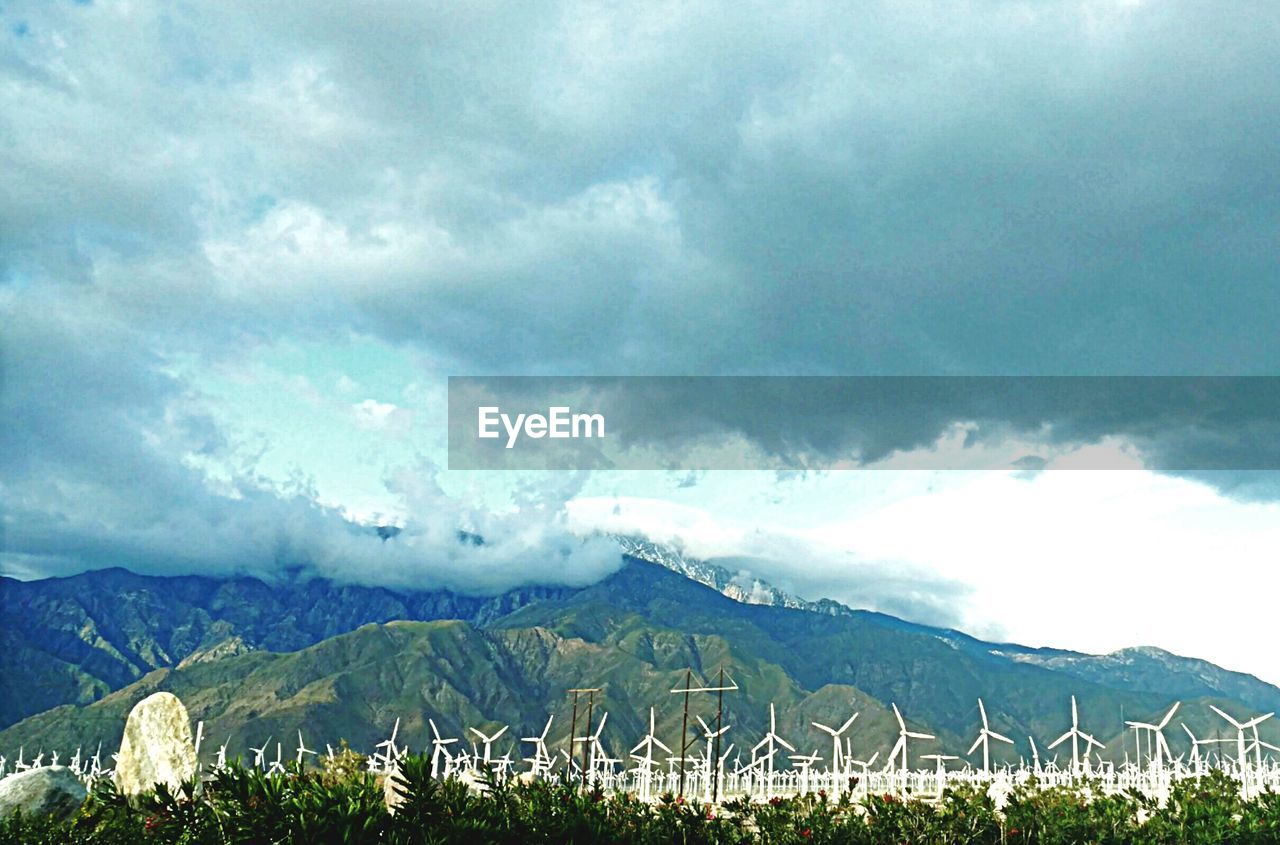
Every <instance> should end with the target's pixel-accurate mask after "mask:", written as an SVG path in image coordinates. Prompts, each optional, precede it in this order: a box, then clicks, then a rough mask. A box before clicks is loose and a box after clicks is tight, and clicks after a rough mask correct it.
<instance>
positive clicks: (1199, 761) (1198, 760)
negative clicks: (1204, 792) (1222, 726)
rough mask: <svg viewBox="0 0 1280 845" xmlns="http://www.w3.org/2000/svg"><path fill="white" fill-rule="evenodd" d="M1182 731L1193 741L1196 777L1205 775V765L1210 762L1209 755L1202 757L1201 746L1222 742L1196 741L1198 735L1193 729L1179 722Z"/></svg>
mask: <svg viewBox="0 0 1280 845" xmlns="http://www.w3.org/2000/svg"><path fill="white" fill-rule="evenodd" d="M1178 724H1180V725H1182V729H1183V730H1184V731H1186V732H1187V736H1188V737H1189V738H1190V739H1191V769H1192V772H1193V773H1194V774H1195V776H1196V777H1199V776H1200V775H1202V774H1204V764H1205V763H1206V762H1208V759H1209V755H1208V754H1205V755H1204V757H1201V756H1200V746H1202V745H1209V744H1211V743H1214V742H1221V740H1217V739H1196V735H1195V734H1193V733H1192V732H1191V728H1189V727H1187V723H1186V722H1179V723H1178Z"/></svg>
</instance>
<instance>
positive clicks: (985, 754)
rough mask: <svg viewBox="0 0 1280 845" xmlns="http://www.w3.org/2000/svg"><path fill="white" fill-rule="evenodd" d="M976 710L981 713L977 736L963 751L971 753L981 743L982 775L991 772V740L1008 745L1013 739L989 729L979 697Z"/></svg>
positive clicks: (985, 710) (1011, 743)
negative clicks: (980, 725) (980, 723)
mask: <svg viewBox="0 0 1280 845" xmlns="http://www.w3.org/2000/svg"><path fill="white" fill-rule="evenodd" d="M978 712H979V713H980V714H982V727H981V729H979V731H978V738H977V739H975V740H974V741H973V745H972V746H970V747H969V750H968V751H967V752H965V753H966V754H972V753H973V752H974V751H976V750H977V749H978V746H979V745H981V746H982V773H983V774H984V775H989V774H991V740H993V739H994V740H996V741H997V742H1007V743H1009V744H1010V745H1013V740H1011V739H1009V737H1007V736H1004V735H1003V734H998V733H996V732H995V731H993V730H991V725H990V724H989V723H988V722H987V708H986V706H985V705H984V704H983V703H982V699H981V698H979V699H978Z"/></svg>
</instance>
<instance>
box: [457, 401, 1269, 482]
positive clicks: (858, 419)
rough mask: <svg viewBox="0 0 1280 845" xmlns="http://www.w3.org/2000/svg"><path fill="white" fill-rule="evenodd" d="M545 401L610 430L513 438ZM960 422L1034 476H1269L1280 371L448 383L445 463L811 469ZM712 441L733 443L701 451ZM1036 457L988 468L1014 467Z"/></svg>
mask: <svg viewBox="0 0 1280 845" xmlns="http://www.w3.org/2000/svg"><path fill="white" fill-rule="evenodd" d="M557 406H559V407H565V408H568V409H569V411H567V412H565V413H566V416H568V415H569V414H573V413H583V412H585V413H590V414H598V415H600V416H601V417H602V418H603V420H604V421H605V425H604V427H605V428H606V429H607V431H606V435H607V436H606V437H605V438H604V439H600V438H599V437H592V438H591V439H585V438H584V439H572V438H569V439H560V440H553V439H550V438H544V439H532V438H529V437H527V436H526V437H523V438H522V437H520V435H519V433H518V431H517V433H516V434H514V435H512V434H511V432H510V429H511V428H512V426H513V424H512V423H511V422H510V420H512V419H516V418H517V417H518V415H521V414H535V413H542V414H544V415H545V414H547V413H548V409H549V408H552V407H557ZM481 407H488V408H496V409H498V410H497V411H490V412H489V415H490V416H491V417H497V416H498V414H499V412H500V413H501V414H503V415H505V417H506V418H507V420H508V422H506V423H504V426H506V429H505V431H506V433H499V434H498V436H495V437H493V438H491V439H482V438H479V437H478V428H477V419H478V412H479V409H480V408H481ZM514 427H515V428H516V429H519V426H518V424H516V425H515V426H514ZM565 427H566V428H567V427H568V424H567V423H566V424H565ZM957 427H962V430H963V433H964V446H965V447H966V448H968V447H971V446H975V445H980V444H989V443H994V444H997V445H998V444H1000V443H1003V442H1007V441H1010V440H1015V439H1016V442H1019V443H1022V444H1026V445H1023V446H1022V448H1037V447H1040V448H1043V449H1044V450H1046V453H1045V454H1044V455H1040V456H1039V458H1040V464H1039V466H1037V467H1031V468H1043V466H1044V460H1045V459H1046V458H1051V457H1053V454H1052V450H1054V449H1057V448H1059V447H1071V448H1075V447H1080V446H1090V445H1097V444H1099V443H1102V442H1104V441H1105V440H1107V439H1108V438H1110V439H1113V440H1118V441H1121V442H1123V443H1124V444H1125V445H1126V446H1127V447H1129V448H1130V449H1136V450H1138V453H1139V454H1138V455H1132V456H1126V455H1121V456H1117V455H1112V454H1103V455H1101V456H1100V457H1097V458H1095V459H1094V462H1093V463H1092V464H1090V465H1089V467H1088V468H1093V469H1112V468H1117V467H1127V466H1132V465H1134V461H1135V460H1136V459H1137V458H1138V457H1139V456H1140V458H1141V465H1144V466H1146V467H1147V468H1150V469H1155V470H1160V471H1167V472H1169V471H1180V472H1188V471H1215V472H1221V471H1226V470H1233V471H1241V470H1245V471H1259V470H1280V447H1277V444H1278V443H1280V377H1261V376H1239V377H1235V376H1192V377H1176V376H1151V377H1147V376H906V377H876V376H863V377H834V376H826V377H815V376H797V377H783V376H771V377H749V376H739V377H733V376H729V377H723V376H721V377H717V376H701V377H698V376H694V377H631V378H628V377H605V378H591V377H584V378H574V377H567V376H555V377H514V376H500V377H492V378H453V379H450V383H449V448H450V465H451V466H454V467H455V468H498V469H501V468H521V467H523V468H534V467H539V466H545V467H549V468H574V467H593V466H599V465H602V464H603V465H608V466H616V467H618V468H624V469H653V468H679V467H704V468H713V469H735V468H780V469H803V468H823V467H831V466H835V465H837V464H840V463H843V464H844V465H846V466H847V465H850V464H871V463H874V462H877V461H881V460H883V459H885V458H888V457H891V456H892V455H893V454H894V453H898V452H910V451H913V450H920V449H929V448H931V447H933V446H934V444H935V443H937V442H938V441H939V440H941V439H942V438H943V437H944V436H945V435H948V434H950V433H952V432H954V431H955V430H957ZM725 443H731V444H737V446H738V448H736V449H734V450H732V452H731V454H724V453H723V452H716V451H714V449H715V447H717V446H722V445H723V444H725ZM1035 459H1036V456H1026V455H1024V456H1021V457H1019V458H1016V459H1013V458H1010V459H1008V462H1007V463H1005V464H1003V465H1001V466H1013V467H1024V468H1025V467H1027V466H1028V462H1029V461H1034V460H1035ZM971 460H972V459H971V458H967V457H965V456H964V455H962V454H955V453H952V452H948V451H945V450H944V451H940V452H936V453H934V455H933V457H932V458H928V459H925V460H924V463H923V464H921V466H922V467H929V468H935V469H960V468H965V467H966V466H970V465H971V464H970V463H969V461H971ZM1073 466H1076V468H1084V467H1083V465H1081V464H1079V463H1076V464H1073ZM1203 477H1204V478H1206V479H1212V478H1214V477H1215V476H1213V475H1212V474H1210V475H1205V476H1203ZM1223 478H1226V477H1225V476H1224V477H1223ZM1231 483H1232V484H1234V483H1235V482H1234V481H1232V482H1231Z"/></svg>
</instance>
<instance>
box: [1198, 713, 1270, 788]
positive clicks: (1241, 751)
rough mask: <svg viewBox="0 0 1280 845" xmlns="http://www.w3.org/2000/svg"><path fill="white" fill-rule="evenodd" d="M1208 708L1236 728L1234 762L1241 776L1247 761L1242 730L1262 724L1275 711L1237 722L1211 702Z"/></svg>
mask: <svg viewBox="0 0 1280 845" xmlns="http://www.w3.org/2000/svg"><path fill="white" fill-rule="evenodd" d="M1209 709H1210V710H1212V711H1213V712H1214V713H1217V714H1218V715H1219V716H1221V717H1222V718H1224V719H1226V720H1227V721H1228V722H1230V723H1231V726H1232V727H1234V728H1235V729H1236V763H1237V764H1238V765H1239V766H1240V775H1241V777H1243V776H1244V770H1245V766H1246V763H1247V757H1248V752H1246V751H1245V747H1244V732H1245V731H1247V730H1249V729H1250V728H1253V727H1257V726H1258V725H1260V724H1262V723H1263V722H1265V721H1266V720H1267V719H1270V718H1271V717H1272V716H1274V715H1275V713H1266V714H1263V715H1262V716H1255V717H1254V718H1252V719H1250V720H1249V721H1247V722H1243V723H1241V722H1237V721H1236V720H1235V719H1233V718H1231V717H1230V716H1228V715H1227V714H1226V713H1223V712H1222V711H1221V710H1219V709H1218V708H1217V707H1214V706H1213V705H1212V704H1210V705H1209Z"/></svg>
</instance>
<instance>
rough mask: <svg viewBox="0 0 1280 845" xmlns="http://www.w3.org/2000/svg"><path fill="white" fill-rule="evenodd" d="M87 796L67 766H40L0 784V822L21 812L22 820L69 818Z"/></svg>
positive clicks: (82, 786)
mask: <svg viewBox="0 0 1280 845" xmlns="http://www.w3.org/2000/svg"><path fill="white" fill-rule="evenodd" d="M86 795H88V792H87V791H86V790H85V788H84V784H82V783H81V782H80V779H79V778H77V777H76V775H75V773H74V772H72V771H71V770H70V769H68V768H67V767H66V766H41V767H40V768H38V769H27V770H26V771H25V772H18V773H17V774H14V775H9V776H8V777H7V778H5V779H4V780H0V819H4V818H8V817H9V816H11V815H13V811H14V810H21V811H22V813H23V815H25V816H38V817H44V816H49V815H52V816H55V817H57V818H58V819H59V820H63V819H68V818H70V817H71V816H72V815H73V814H74V813H75V811H76V810H78V809H79V808H80V805H81V804H83V803H84V799H85V796H86Z"/></svg>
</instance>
